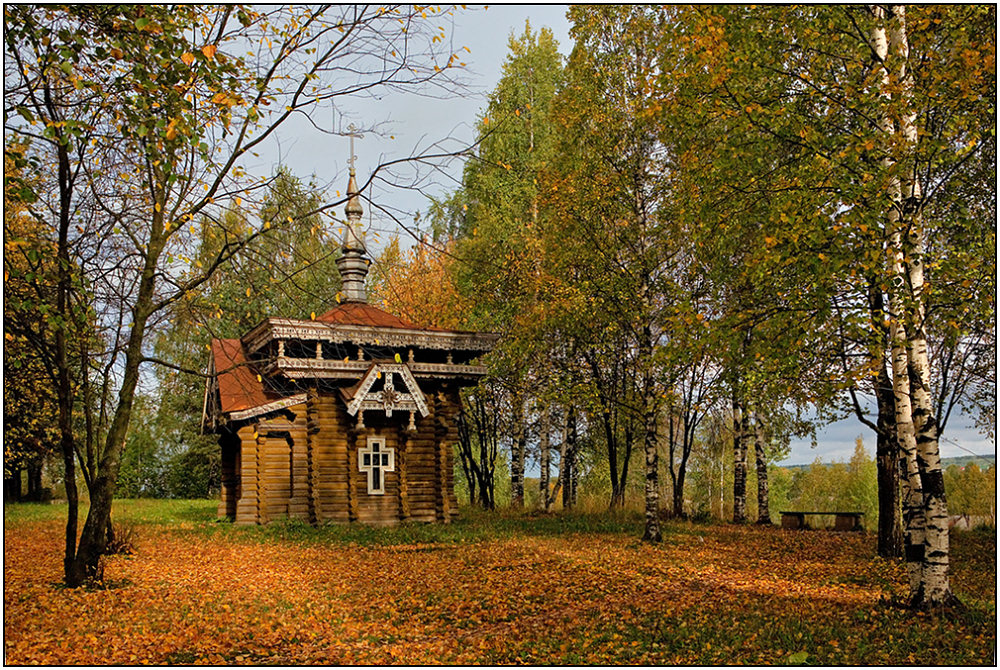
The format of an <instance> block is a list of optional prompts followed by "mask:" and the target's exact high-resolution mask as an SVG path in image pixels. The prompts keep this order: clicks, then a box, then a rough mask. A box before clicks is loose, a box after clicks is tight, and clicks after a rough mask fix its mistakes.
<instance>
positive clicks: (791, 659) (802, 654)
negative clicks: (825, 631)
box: [785, 651, 809, 665]
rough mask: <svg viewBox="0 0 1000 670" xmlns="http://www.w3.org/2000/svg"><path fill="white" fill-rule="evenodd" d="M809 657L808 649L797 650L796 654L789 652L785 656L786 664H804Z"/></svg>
mask: <svg viewBox="0 0 1000 670" xmlns="http://www.w3.org/2000/svg"><path fill="white" fill-rule="evenodd" d="M808 658H809V652H808V651H797V652H795V653H794V654H789V655H788V656H787V657H786V658H785V664H786V665H802V664H804V663H805V662H806V660H807V659H808Z"/></svg>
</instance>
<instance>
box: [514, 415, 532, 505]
mask: <svg viewBox="0 0 1000 670" xmlns="http://www.w3.org/2000/svg"><path fill="white" fill-rule="evenodd" d="M512 404H513V405H514V423H515V427H514V433H515V434H514V443H513V445H512V449H511V454H510V503H511V506H512V507H516V508H523V507H524V451H525V445H526V444H527V432H528V431H527V427H526V426H525V418H524V403H523V402H522V401H521V399H520V397H518V396H514V398H513V400H512Z"/></svg>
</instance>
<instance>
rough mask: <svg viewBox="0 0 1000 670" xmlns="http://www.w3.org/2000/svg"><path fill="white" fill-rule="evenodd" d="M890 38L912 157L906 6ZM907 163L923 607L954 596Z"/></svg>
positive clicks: (907, 322)
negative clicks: (920, 501) (949, 580)
mask: <svg viewBox="0 0 1000 670" xmlns="http://www.w3.org/2000/svg"><path fill="white" fill-rule="evenodd" d="M892 13H893V20H892V21H891V24H890V33H889V42H890V51H891V53H892V57H893V59H894V60H895V61H896V63H898V70H897V72H898V75H897V76H898V81H899V90H900V105H899V106H900V108H901V110H902V111H901V113H900V122H899V125H900V128H899V129H900V133H901V135H902V137H903V140H904V144H903V148H904V151H905V152H906V154H908V155H912V154H913V153H914V152H915V150H916V145H917V141H918V134H917V126H916V114H915V112H914V111H913V105H912V97H913V77H912V75H911V74H910V72H909V69H908V67H907V66H908V59H909V44H908V41H907V35H906V9H905V8H904V7H903V6H902V5H895V6H893V8H892ZM913 163H914V164H913V166H912V167H911V166H906V169H905V170H903V172H902V176H901V187H902V193H901V195H902V204H903V208H902V214H903V218H904V222H905V224H907V226H906V227H907V230H906V235H905V237H904V238H903V240H902V242H903V257H904V259H905V265H906V271H907V276H906V278H907V283H906V285H905V286H906V289H907V290H906V295H905V298H906V303H907V304H905V305H904V306H905V307H906V308H907V313H906V318H905V319H904V320H903V326H904V330H905V333H906V344H907V356H908V359H909V369H908V373H909V374H908V378H909V384H910V395H911V402H912V409H913V423H914V430H915V432H916V444H917V451H918V457H917V462H918V464H919V465H920V466H921V470H920V474H921V486H922V493H923V513H924V526H925V532H924V557H923V573H922V575H923V592H922V597H921V598H920V599H919V600H920V602H917V603H914V604H917V605H920V606H936V605H943V604H946V603H948V602H949V601H950V600H952V599H953V598H954V596H953V595H952V593H951V588H950V586H949V583H948V563H949V537H948V505H947V501H946V499H945V491H944V477H943V474H942V472H941V458H940V453H939V445H938V427H937V421H936V419H935V416H936V415H935V412H934V407H933V399H932V395H931V392H930V388H931V386H930V380H931V374H930V360H929V356H928V354H927V334H926V331H925V329H924V316H925V313H926V309H925V306H924V254H925V251H926V249H925V235H926V233H925V230H924V227H923V216H922V213H921V206H920V200H921V197H922V195H923V194H922V192H921V185H920V177H919V175H918V174H917V169H916V164H915V161H914V162H913Z"/></svg>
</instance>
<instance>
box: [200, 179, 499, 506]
mask: <svg viewBox="0 0 1000 670" xmlns="http://www.w3.org/2000/svg"><path fill="white" fill-rule="evenodd" d="M347 193H348V202H347V206H346V207H345V210H344V211H345V214H346V215H347V225H346V226H345V229H344V237H343V245H342V254H341V257H340V258H338V259H337V266H338V269H339V271H340V275H341V280H342V290H341V293H342V295H343V297H344V300H343V301H342V302H340V303H339V304H338V305H337V306H335V307H334V308H333V309H331V310H330V311H328V312H326V313H325V314H323V315H321V316H317V317H316V318H315V319H287V318H267V319H265V320H264V321H262V322H261V323H260V324H258V325H257V326H256V327H254V328H253V329H252V330H250V331H249V332H248V333H246V334H245V335H244V336H243V337H241V338H239V339H214V340H212V343H211V350H212V351H211V359H210V362H209V375H208V381H207V383H206V389H205V403H204V410H203V417H202V422H203V430H205V431H206V432H214V433H217V434H218V436H219V445H220V447H221V450H222V498H221V501H220V502H219V516H220V517H228V518H230V519H233V520H234V521H235V522H236V523H238V524H264V523H268V522H269V521H273V520H275V519H282V518H290V519H302V520H306V521H309V522H310V523H314V524H321V523H326V522H331V521H336V522H361V523H367V524H378V525H391V524H396V523H399V522H400V521H404V520H408V519H412V520H418V521H427V522H443V523H448V522H449V521H450V520H451V519H453V518H454V517H455V516H456V515H457V514H458V503H457V499H456V497H455V488H454V456H453V445H454V444H455V443H456V442H457V440H458V427H457V416H458V413H459V410H460V403H461V399H460V397H459V389H460V388H461V387H463V386H471V385H474V384H476V383H477V382H478V381H479V379H481V378H482V377H483V376H484V375H485V374H486V368H485V366H482V365H479V364H477V362H476V360H475V359H476V358H477V357H478V356H480V355H482V354H484V353H486V352H488V351H490V350H491V349H492V348H493V345H494V344H495V343H496V340H497V336H496V335H493V334H488V333H476V332H464V331H453V330H441V329H436V328H420V327H418V326H416V325H414V324H412V323H410V322H408V321H406V320H404V319H401V318H399V317H397V316H394V315H392V314H389V313H388V312H385V311H383V310H380V309H377V308H376V307H373V306H372V305H369V304H368V302H367V293H366V290H365V277H366V275H367V273H368V264H369V261H368V259H367V258H366V257H365V253H366V249H365V244H364V237H363V233H361V232H360V231H361V215H362V208H361V203H360V200H359V198H358V187H357V182H356V180H355V173H354V168H353V167H352V168H351V171H350V181H349V183H348V187H347Z"/></svg>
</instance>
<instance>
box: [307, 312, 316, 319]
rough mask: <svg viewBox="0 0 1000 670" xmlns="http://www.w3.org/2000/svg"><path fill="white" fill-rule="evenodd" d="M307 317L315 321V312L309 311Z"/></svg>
mask: <svg viewBox="0 0 1000 670" xmlns="http://www.w3.org/2000/svg"><path fill="white" fill-rule="evenodd" d="M309 318H310V319H311V320H313V321H315V320H316V312H310V313H309Z"/></svg>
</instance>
